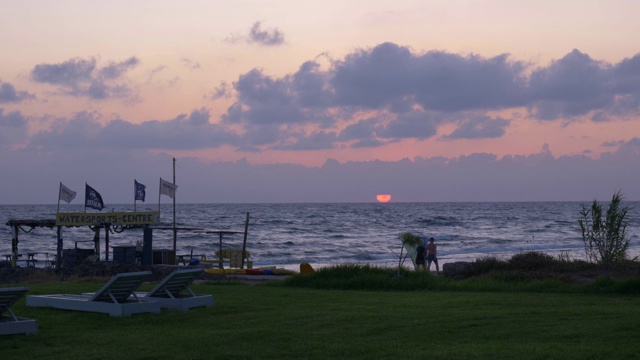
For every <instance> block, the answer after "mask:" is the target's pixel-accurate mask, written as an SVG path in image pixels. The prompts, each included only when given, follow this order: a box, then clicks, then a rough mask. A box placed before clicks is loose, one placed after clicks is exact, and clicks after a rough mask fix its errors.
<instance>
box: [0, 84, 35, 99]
mask: <svg viewBox="0 0 640 360" xmlns="http://www.w3.org/2000/svg"><path fill="white" fill-rule="evenodd" d="M35 98H36V97H35V95H33V94H30V93H28V92H26V91H17V90H16V88H15V86H13V85H11V84H9V83H6V82H3V81H2V80H0V104H8V103H20V102H23V101H25V100H31V99H35Z"/></svg>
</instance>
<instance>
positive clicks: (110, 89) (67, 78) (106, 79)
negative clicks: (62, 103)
mask: <svg viewBox="0 0 640 360" xmlns="http://www.w3.org/2000/svg"><path fill="white" fill-rule="evenodd" d="M139 64H140V60H138V59H137V58H136V57H130V58H129V59H126V60H124V61H121V62H109V63H108V64H107V65H106V66H104V67H98V64H97V60H96V59H95V58H89V59H81V58H73V59H69V60H67V61H65V62H63V63H59V64H38V65H36V66H35V67H34V68H33V69H32V70H31V79H32V80H33V81H35V82H39V83H45V84H50V85H57V86H59V90H60V93H61V94H63V95H66V96H73V97H87V98H89V99H92V100H108V99H114V98H119V99H128V100H132V99H134V98H135V95H134V94H133V93H132V91H131V89H130V87H129V85H128V84H127V83H126V82H125V81H124V80H123V77H124V74H125V73H126V72H128V71H130V70H132V69H133V68H135V67H136V66H138V65H139Z"/></svg>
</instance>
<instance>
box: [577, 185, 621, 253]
mask: <svg viewBox="0 0 640 360" xmlns="http://www.w3.org/2000/svg"><path fill="white" fill-rule="evenodd" d="M630 209H631V208H630V207H629V206H622V194H621V192H620V191H618V192H616V193H615V194H613V197H612V199H611V204H610V205H609V208H608V209H607V211H606V214H605V213H604V210H603V208H602V205H601V204H600V203H598V201H597V200H594V201H593V203H592V204H591V208H588V207H586V206H584V205H582V211H581V212H580V216H581V219H579V220H578V222H579V223H580V229H581V231H582V240H583V242H584V250H585V253H586V256H587V260H589V261H593V262H595V263H599V264H602V265H605V266H608V265H610V264H613V263H617V262H621V261H624V260H625V259H626V258H627V249H629V239H628V238H627V222H626V220H625V217H626V216H627V212H628V211H629V210H630Z"/></svg>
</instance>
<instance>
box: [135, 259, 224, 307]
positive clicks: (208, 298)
mask: <svg viewBox="0 0 640 360" xmlns="http://www.w3.org/2000/svg"><path fill="white" fill-rule="evenodd" d="M203 273H204V269H186V270H177V271H174V272H172V273H171V274H169V275H167V276H166V277H165V278H164V279H162V281H161V282H159V283H158V285H156V287H154V288H153V289H152V290H151V291H149V292H148V293H145V292H136V293H135V295H136V296H137V297H138V298H140V299H143V300H147V301H157V302H159V303H160V307H162V308H163V309H172V310H181V311H187V310H189V309H191V308H193V307H202V306H205V307H211V306H213V296H212V295H196V294H194V293H193V291H191V289H189V285H190V284H191V283H192V282H193V281H194V280H195V279H197V278H198V277H199V276H200V275H202V274H203Z"/></svg>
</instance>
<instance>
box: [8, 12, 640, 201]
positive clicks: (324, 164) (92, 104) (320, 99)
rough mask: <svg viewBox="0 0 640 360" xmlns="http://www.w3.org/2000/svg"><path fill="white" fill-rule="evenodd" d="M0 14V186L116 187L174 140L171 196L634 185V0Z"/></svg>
mask: <svg viewBox="0 0 640 360" xmlns="http://www.w3.org/2000/svg"><path fill="white" fill-rule="evenodd" d="M0 13H1V14H2V21H0V48H1V49H3V56H2V57H0V150H1V152H0V165H1V166H2V168H3V169H4V171H3V178H2V180H1V181H2V187H3V190H2V191H0V203H3V204H13V203H51V202H52V201H53V202H55V200H56V196H57V192H56V191H57V188H58V185H59V182H60V181H62V182H63V183H65V185H67V186H69V187H71V188H75V189H81V188H82V186H83V185H84V184H83V183H84V182H89V183H92V186H93V187H94V188H96V189H98V190H99V189H103V190H102V192H103V193H106V195H105V194H103V198H106V199H105V201H109V200H110V201H111V202H112V203H120V202H128V201H129V197H130V194H129V192H130V191H129V190H128V189H130V188H131V186H130V185H131V184H130V183H131V182H132V181H133V179H134V178H136V179H138V180H139V181H142V182H143V183H144V182H146V183H149V186H150V188H152V187H154V186H157V185H155V184H156V183H157V179H158V177H160V176H162V177H164V178H170V177H171V175H172V174H171V161H170V159H171V158H172V157H175V158H177V159H178V161H177V163H178V164H179V173H180V176H179V177H178V180H177V181H176V182H177V183H178V185H179V189H180V190H179V194H180V196H179V199H180V200H181V201H183V202H252V201H255V202H279V201H375V194H376V193H390V194H392V195H393V201H530V200H580V201H582V200H591V199H593V198H602V199H608V198H609V197H610V196H611V195H612V194H613V192H614V191H617V190H622V191H623V193H625V194H626V196H627V197H628V198H629V199H632V200H640V175H639V174H640V170H638V169H640V168H639V167H638V165H639V164H640V126H639V124H638V123H639V119H640V118H639V112H640V48H638V46H637V41H635V38H636V37H637V34H639V33H640V22H638V21H637V19H636V16H637V14H639V13H640V4H638V3H637V2H635V1H620V0H614V1H607V2H603V1H536V2H532V3H524V2H514V1H504V0H487V1H471V0H469V1H456V0H446V1H445V0H442V1H429V2H425V1H402V0H400V1H394V2H372V1H349V2H345V1H276V2H270V1H255V0H254V1H250V0H247V1H233V2H213V1H204V0H202V1H200V0H182V1H172V0H164V1H155V2H151V3H150V2H142V1H121V0H116V1H110V2H103V3H97V2H87V1H80V0H60V1H56V2H51V1H44V0H25V1H21V2H4V3H3V4H2V5H0ZM180 166H182V168H180ZM221 169H224V174H221V173H220V172H221ZM390 173H395V174H396V175H397V177H396V178H395V179H394V178H393V177H390V178H387V175H388V174H390ZM523 174H528V176H527V177H523ZM247 177H250V178H247ZM586 177H589V178H588V179H587V178H586ZM299 179H306V183H300V182H298V181H296V180H299ZM337 179H340V181H337ZM247 187H250V188H251V190H250V191H248V192H247V191H246V188H247ZM243 189H244V190H243ZM156 190H157V189H156ZM52 199H53V200H52Z"/></svg>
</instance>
